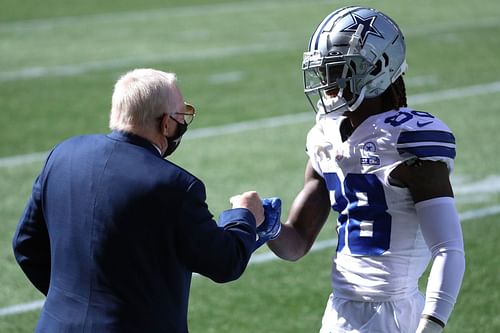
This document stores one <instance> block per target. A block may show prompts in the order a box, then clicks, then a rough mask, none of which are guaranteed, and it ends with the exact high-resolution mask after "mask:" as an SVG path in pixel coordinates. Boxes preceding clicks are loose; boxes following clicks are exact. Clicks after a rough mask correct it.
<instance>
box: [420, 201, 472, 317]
mask: <svg viewBox="0 0 500 333" xmlns="http://www.w3.org/2000/svg"><path fill="white" fill-rule="evenodd" d="M415 208H416V211H417V216H418V218H419V220H420V226H421V229H422V234H423V236H424V239H425V242H426V243H427V246H428V247H429V249H430V251H431V252H432V258H433V262H432V268H431V272H430V274H429V279H428V281H427V289H426V297H425V298H426V300H425V307H424V310H423V312H422V314H423V315H430V316H432V317H434V318H437V319H439V320H440V321H442V322H443V323H444V324H446V323H447V321H448V318H449V316H450V314H451V311H452V310H453V306H454V304H455V301H456V299H457V296H458V293H459V291H460V286H461V284H462V277H463V275H464V271H465V256H464V243H463V237H462V229H461V226H460V220H459V217H458V212H457V210H456V208H455V200H454V199H453V198H451V197H439V198H434V199H429V200H425V201H421V202H418V203H416V204H415Z"/></svg>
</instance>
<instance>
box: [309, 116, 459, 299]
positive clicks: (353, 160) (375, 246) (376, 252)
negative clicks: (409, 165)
mask: <svg viewBox="0 0 500 333" xmlns="http://www.w3.org/2000/svg"><path fill="white" fill-rule="evenodd" d="M343 120H346V118H345V117H340V118H337V119H332V118H330V117H328V116H325V115H318V118H317V121H316V125H315V126H314V127H313V128H312V129H311V130H310V131H309V133H308V136H307V152H308V155H309V157H310V160H311V163H312V165H313V167H314V169H315V170H316V172H318V173H319V174H320V175H321V176H322V177H323V178H324V179H325V181H326V184H327V187H328V189H329V191H330V200H331V204H332V208H333V210H335V211H336V212H338V213H339V215H338V220H337V232H338V245H337V251H336V255H335V257H334V261H335V264H334V265H333V270H332V286H333V293H334V294H335V296H337V297H341V298H346V299H352V300H359V301H387V300H393V299H398V298H400V297H403V296H408V295H412V294H414V293H415V292H416V291H417V290H418V279H419V277H420V276H421V275H422V273H423V272H424V270H425V268H426V266H427V264H428V262H429V260H430V252H429V250H428V248H427V246H426V244H425V241H424V239H423V236H422V233H421V231H420V227H419V221H418V219H417V216H416V213H415V208H414V202H413V200H412V198H411V195H410V192H409V191H408V189H406V188H403V187H398V186H395V185H393V183H394V182H391V181H390V176H389V175H390V173H391V171H392V170H394V168H395V167H396V166H398V165H399V164H400V163H403V162H406V161H410V160H412V159H415V158H419V159H429V160H435V161H443V162H445V163H446V164H447V166H448V168H449V170H450V172H451V171H452V169H453V159H454V157H455V138H454V136H453V134H452V133H451V131H450V129H449V128H448V127H447V126H446V125H445V124H444V123H443V122H442V121H440V120H439V119H437V118H436V117H434V116H433V115H431V114H429V113H427V112H422V111H415V110H412V109H408V108H400V109H399V110H398V111H388V112H384V113H381V114H377V115H373V116H371V117H369V118H368V119H366V120H365V121H364V122H363V123H362V124H361V125H360V126H359V127H358V128H356V129H355V130H354V132H353V133H352V134H351V136H350V137H349V138H348V139H347V140H346V141H342V138H341V134H340V124H341V122H342V121H343ZM346 121H348V120H346Z"/></svg>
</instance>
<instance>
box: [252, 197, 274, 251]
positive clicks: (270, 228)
mask: <svg viewBox="0 0 500 333" xmlns="http://www.w3.org/2000/svg"><path fill="white" fill-rule="evenodd" d="M262 206H263V207H264V222H262V224H261V225H259V226H258V227H257V240H256V242H255V248H254V251H255V250H257V249H258V248H259V247H261V246H262V245H263V244H264V243H266V242H267V241H269V240H273V239H275V238H276V237H278V235H279V234H280V231H281V222H280V217H281V199H280V198H264V199H262Z"/></svg>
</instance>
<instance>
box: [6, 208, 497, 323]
mask: <svg viewBox="0 0 500 333" xmlns="http://www.w3.org/2000/svg"><path fill="white" fill-rule="evenodd" d="M497 214H500V205H494V206H489V207H484V208H479V209H474V210H469V211H466V212H463V213H460V214H459V215H460V221H461V222H465V221H470V220H474V219H476V218H482V217H488V216H492V215H497ZM336 240H337V238H331V239H325V240H321V241H317V242H315V243H314V245H313V246H312V248H311V250H310V252H309V253H311V252H316V251H320V250H324V249H328V248H332V247H335V246H336ZM278 259H279V258H278V257H276V255H275V254H274V253H273V252H270V251H267V252H264V253H259V254H256V255H254V256H252V258H251V259H250V262H249V265H252V264H260V263H266V262H269V261H273V260H278ZM196 276H199V275H198V274H196V275H193V277H196ZM43 303H44V300H43V299H41V300H37V301H33V302H28V303H22V304H16V305H11V306H7V307H4V308H0V317H3V316H11V315H16V314H21V313H25V312H29V311H35V310H38V309H40V308H41V307H42V306H43Z"/></svg>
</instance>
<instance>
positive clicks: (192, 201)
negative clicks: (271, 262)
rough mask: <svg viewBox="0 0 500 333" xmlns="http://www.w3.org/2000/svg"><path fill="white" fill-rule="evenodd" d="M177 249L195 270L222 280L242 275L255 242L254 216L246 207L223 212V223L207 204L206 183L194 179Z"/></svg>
mask: <svg viewBox="0 0 500 333" xmlns="http://www.w3.org/2000/svg"><path fill="white" fill-rule="evenodd" d="M180 213H181V216H180V225H179V226H178V235H177V237H176V240H177V248H178V251H179V256H180V258H181V260H182V261H183V263H184V264H185V265H186V266H187V267H188V268H189V269H190V270H191V271H193V272H196V273H199V274H202V275H204V276H207V277H209V278H210V279H212V280H213V281H215V282H219V283H223V282H228V281H232V280H235V279H237V278H239V277H240V276H241V274H243V272H244V270H245V268H246V266H247V264H248V261H249V260H250V256H251V253H252V250H253V247H254V245H255V239H256V230H255V229H256V227H255V218H254V216H253V215H252V213H251V212H250V211H248V210H247V209H231V210H228V211H225V212H223V213H222V214H221V219H220V223H219V224H220V225H217V223H216V222H215V221H214V220H213V216H212V214H211V213H210V211H209V209H208V206H207V204H206V194H205V186H204V185H203V183H201V182H200V181H195V182H193V183H192V184H191V186H190V187H189V189H188V191H187V193H186V195H185V198H184V200H183V203H182V208H181V212H180Z"/></svg>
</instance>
